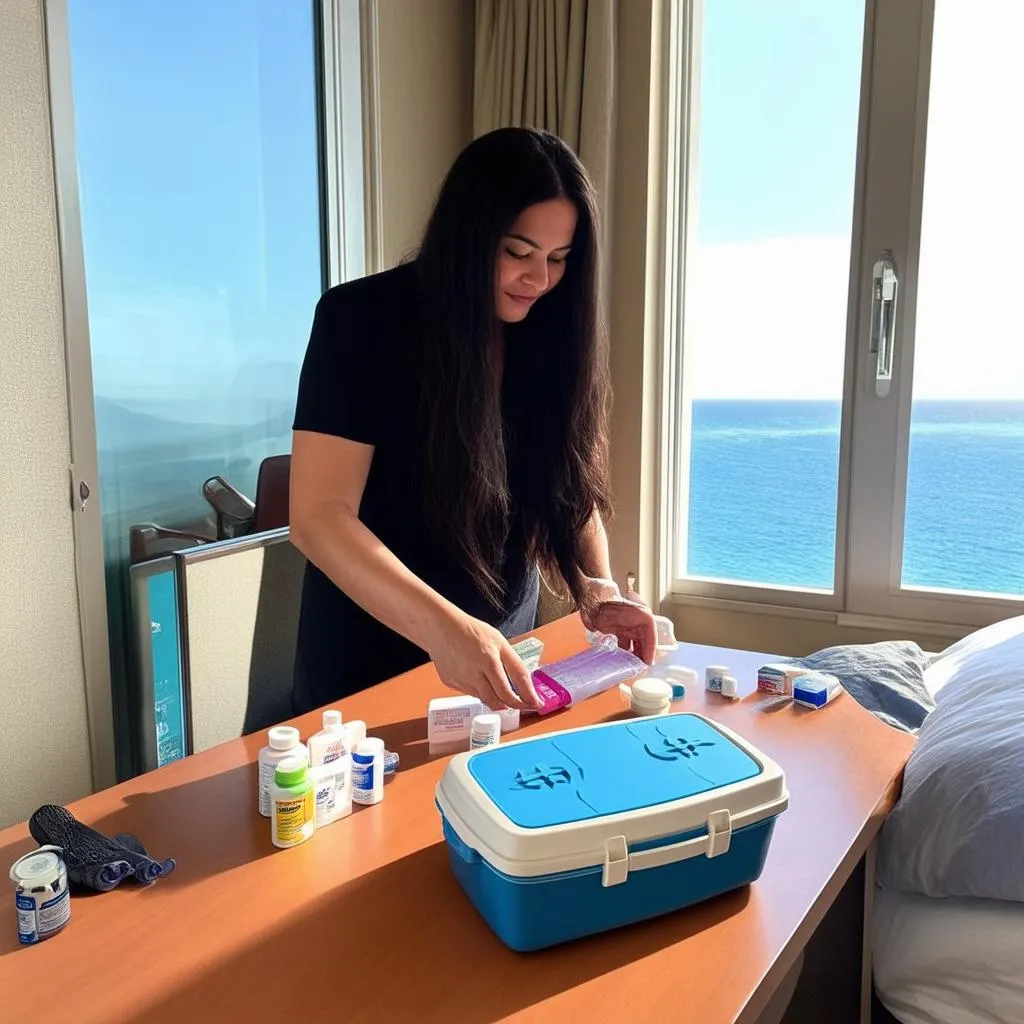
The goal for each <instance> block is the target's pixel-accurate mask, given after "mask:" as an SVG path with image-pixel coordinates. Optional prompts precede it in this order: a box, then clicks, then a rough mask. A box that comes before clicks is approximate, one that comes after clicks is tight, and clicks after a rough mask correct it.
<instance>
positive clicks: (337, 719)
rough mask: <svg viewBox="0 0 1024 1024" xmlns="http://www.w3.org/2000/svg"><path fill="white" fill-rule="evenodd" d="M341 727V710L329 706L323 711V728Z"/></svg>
mask: <svg viewBox="0 0 1024 1024" xmlns="http://www.w3.org/2000/svg"><path fill="white" fill-rule="evenodd" d="M340 727H341V712H340V711H337V710H335V709H334V708H331V709H330V710H329V711H325V712H324V728H325V729H338V728H340Z"/></svg>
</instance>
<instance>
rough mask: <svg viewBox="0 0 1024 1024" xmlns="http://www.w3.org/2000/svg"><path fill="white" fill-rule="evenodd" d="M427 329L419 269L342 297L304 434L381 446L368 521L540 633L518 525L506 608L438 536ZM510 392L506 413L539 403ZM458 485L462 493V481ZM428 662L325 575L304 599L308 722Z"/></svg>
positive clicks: (475, 596) (349, 287) (311, 578)
mask: <svg viewBox="0 0 1024 1024" xmlns="http://www.w3.org/2000/svg"><path fill="white" fill-rule="evenodd" d="M421 340H422V320H421V313H420V304H419V301H418V288H417V275H416V267H415V265H414V264H407V265H404V266H400V267H397V268H396V269H394V270H390V271H387V272H386V273H383V274H377V275H374V276H372V277H366V278H362V279H360V280H358V281H351V282H349V283H347V284H343V285H339V286H338V287H336V288H332V289H330V290H329V291H328V292H326V293H325V294H324V296H323V297H322V298H321V299H320V302H319V303H318V304H317V308H316V315H315V316H314V319H313V328H312V332H311V335H310V339H309V347H308V349H307V351H306V357H305V361H304V362H303V366H302V374H301V377H300V381H299V395H298V401H297V403H296V411H295V423H294V427H295V429H296V430H308V431H313V432H315V433H320V434H332V435H334V436H337V437H344V438H348V439H349V440H351V441H357V442H361V443H362V444H369V445H373V446H374V453H373V461H372V463H371V465H370V472H369V476H368V477H367V480H366V487H365V489H364V491H363V498H362V503H361V505H360V508H359V518H360V520H361V521H362V522H363V523H364V524H365V525H366V526H367V528H368V529H370V530H371V531H372V532H373V533H374V534H376V536H377V537H378V538H379V539H380V540H381V541H382V542H383V543H384V544H385V545H386V546H387V547H388V548H390V549H391V551H392V552H394V554H395V555H396V556H397V557H398V558H399V559H400V560H401V561H402V562H403V563H404V564H405V565H406V566H407V567H408V568H409V569H410V570H411V571H412V572H413V573H415V574H416V575H417V576H419V577H420V578H421V579H422V580H423V581H424V582H425V583H427V584H428V585H429V586H431V587H433V588H434V589H435V590H436V591H438V592H439V593H440V594H442V595H443V596H444V597H446V598H447V599H448V600H450V601H451V602H452V603H453V604H455V605H456V606H457V607H459V608H461V609H462V610H463V611H464V612H466V613H467V614H469V615H472V616H474V617H475V618H479V619H482V620H483V621H485V622H489V623H490V624H491V625H493V626H496V627H498V628H499V629H501V630H502V632H503V633H505V635H506V636H512V635H514V634H517V633H522V632H525V631H526V630H529V629H532V628H533V625H534V620H535V618H536V610H537V595H538V576H537V570H536V566H535V565H533V564H528V562H527V559H526V557H525V553H524V550H523V548H524V544H523V541H522V530H521V528H520V527H519V525H518V524H517V522H516V517H515V512H514V508H515V494H514V493H513V494H512V496H511V497H512V505H513V515H512V523H511V529H510V534H509V540H508V543H507V545H506V551H505V560H504V566H503V569H502V572H501V577H502V582H503V584H504V587H505V594H506V599H505V602H504V608H503V609H495V608H494V607H493V606H492V605H491V604H490V602H488V601H487V599H486V598H485V597H484V596H483V595H482V594H481V593H480V591H479V589H478V587H477V586H476V584H475V583H474V581H473V579H472V577H471V576H470V574H469V573H468V572H467V571H466V570H465V569H464V568H463V567H462V566H461V565H460V564H459V563H458V561H457V560H456V559H455V558H454V556H453V555H452V554H451V553H450V551H449V550H448V549H446V547H445V545H444V544H443V543H442V542H439V539H438V538H437V537H435V536H433V535H432V533H431V531H430V529H429V527H428V526H427V522H426V517H425V515H424V513H423V511H422V502H421V498H420V495H419V494H417V493H414V490H415V485H414V481H415V480H417V479H418V478H419V476H420V474H419V472H418V471H417V461H418V460H419V459H420V458H421V457H422V456H421V448H420V446H419V444H418V443H417V441H418V437H419V427H418V409H419V401H420V396H419V392H418V388H417V374H416V365H417V358H416V357H417V346H418V345H419V344H420V342H421ZM518 390H519V389H516V391H512V390H510V389H504V392H503V408H504V409H505V411H506V412H511V414H512V416H513V418H514V417H515V412H516V410H515V409H512V410H509V408H508V407H509V405H510V404H511V405H516V404H519V405H524V406H525V403H526V402H527V401H528V396H527V395H525V394H521V393H517V392H518ZM452 485H453V486H458V484H457V482H453V484H452ZM426 660H427V655H426V654H425V653H424V652H423V651H422V650H420V649H419V648H418V647H416V646H415V645H413V644H411V643H410V642H409V641H407V640H406V639H404V638H403V637H401V636H399V635H398V634H397V633H395V632H393V631H392V630H390V629H388V628H387V627H386V626H384V625H383V624H382V623H380V622H378V621H377V620H376V619H374V618H373V617H372V616H371V615H368V614H367V613H366V612H364V611H363V610H362V609H361V608H360V607H359V606H358V605H356V604H355V602H353V601H352V600H351V599H350V598H349V597H348V596H347V595H346V594H344V593H343V592H342V591H341V590H339V589H338V588H337V587H336V586H335V585H334V584H333V583H332V582H331V580H330V579H328V577H327V576H325V575H324V574H323V573H322V572H321V571H320V570H319V569H317V568H316V567H315V566H314V565H312V564H310V565H309V566H308V568H307V570H306V578H305V581H304V584H303V590H302V611H301V614H300V617H299V631H298V643H297V651H296V663H295V685H294V692H293V703H294V705H295V710H296V712H297V713H298V712H304V711H308V710H311V709H312V708H316V707H320V706H321V705H323V704H328V703H330V702H331V701H334V700H337V699H339V698H340V697H344V696H347V695H348V694H351V693H355V692H357V691H359V690H362V689H365V688H366V687H368V686H372V685H374V684H375V683H379V682H381V681H382V680H384V679H389V678H391V677H392V676H395V675H399V674H400V673H402V672H405V671H408V670H409V669H411V668H415V667H416V666H417V665H421V664H423V663H424V662H425V661H426Z"/></svg>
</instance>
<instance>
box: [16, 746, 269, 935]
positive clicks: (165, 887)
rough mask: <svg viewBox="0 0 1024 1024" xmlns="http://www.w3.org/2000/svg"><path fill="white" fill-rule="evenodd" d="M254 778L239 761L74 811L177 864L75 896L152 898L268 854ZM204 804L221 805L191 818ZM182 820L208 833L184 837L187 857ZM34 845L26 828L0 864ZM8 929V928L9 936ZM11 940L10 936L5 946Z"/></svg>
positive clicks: (94, 825)
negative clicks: (142, 880)
mask: <svg viewBox="0 0 1024 1024" xmlns="http://www.w3.org/2000/svg"><path fill="white" fill-rule="evenodd" d="M256 778H257V775H256V766H255V765H254V764H245V765H239V766H237V767H234V768H226V769H224V770H222V771H219V772H217V773H215V774H213V775H209V776H205V777H202V778H198V779H189V780H187V781H183V782H180V783H178V784H176V785H171V786H168V787H167V788H166V789H153V790H149V791H145V792H141V793H129V794H127V795H125V796H124V797H123V798H122V799H121V800H119V801H118V806H117V808H116V810H113V811H110V812H109V813H107V814H102V813H101V814H99V815H98V816H96V817H84V816H81V812H79V814H78V815H77V816H78V817H79V820H80V821H82V823H83V824H84V825H88V826H90V827H91V828H94V829H97V830H98V831H100V832H103V833H104V834H105V835H107V836H110V837H113V836H115V835H117V834H119V833H122V832H130V833H131V834H132V835H134V836H137V837H138V838H139V840H141V842H142V844H143V845H144V846H145V847H146V849H147V850H148V851H149V853H150V855H151V856H152V857H154V858H156V859H157V860H164V859H165V858H167V857H174V858H176V860H177V866H176V867H175V869H174V871H173V872H172V874H170V875H168V876H167V877H166V878H162V879H160V880H158V881H157V882H155V883H154V884H153V885H151V886H141V885H139V884H138V883H136V882H134V881H131V880H128V881H125V882H122V883H121V885H120V886H118V888H117V889H116V890H114V892H113V893H109V894H108V893H100V894H91V893H90V892H89V890H78V889H75V890H74V897H75V899H76V900H77V899H81V898H82V897H84V896H92V895H95V896H96V897H97V898H99V897H100V896H102V897H106V900H109V901H110V902H114V901H116V899H117V894H118V893H119V892H121V891H122V890H123V891H132V890H135V891H137V892H138V893H139V894H140V895H142V896H143V897H144V898H146V899H150V898H152V899H157V898H160V897H161V895H163V894H166V893H168V892H170V891H171V890H172V889H178V888H181V887H184V886H186V885H191V884H192V883H194V882H198V881H201V880H202V879H204V878H208V877H211V876H213V875H218V874H221V873H223V872H226V871H230V870H232V868H236V867H240V866H241V865H243V864H249V863H252V862H253V861H255V860H258V859H260V858H261V857H266V856H269V855H270V854H272V853H273V852H274V847H273V846H271V845H270V843H269V842H268V841H267V837H268V834H269V827H270V826H269V825H268V823H267V819H266V818H262V817H260V816H259V815H258V814H256V813H255V801H256ZM111 792H112V793H113V792H116V791H111ZM209 807H216V808H222V809H223V812H222V814H221V815H220V817H219V818H218V820H217V821H216V822H212V821H199V820H197V817H196V816H197V813H198V811H197V809H198V808H209ZM183 822H184V823H188V824H189V826H190V827H194V828H195V829H196V830H201V831H202V832H203V834H205V835H208V836H209V841H208V842H203V843H195V842H189V843H188V856H187V857H183V855H182V833H181V829H182V823H183ZM35 847H36V844H35V842H34V841H33V840H32V839H31V837H30V836H29V834H28V829H26V830H25V835H24V838H23V839H21V840H18V841H16V842H13V843H9V844H7V845H6V846H3V847H0V863H3V864H13V863H14V861H15V860H16V859H17V858H18V857H20V856H21V855H22V854H23V853H27V852H28V851H29V850H33V849H35ZM13 934H14V933H13V930H12V931H11V932H10V935H13ZM10 935H7V936H4V937H3V938H0V953H2V952H5V951H7V949H6V942H5V939H6V938H9V937H10ZM16 945H17V943H16V936H15V941H14V942H13V943H11V948H15V947H16Z"/></svg>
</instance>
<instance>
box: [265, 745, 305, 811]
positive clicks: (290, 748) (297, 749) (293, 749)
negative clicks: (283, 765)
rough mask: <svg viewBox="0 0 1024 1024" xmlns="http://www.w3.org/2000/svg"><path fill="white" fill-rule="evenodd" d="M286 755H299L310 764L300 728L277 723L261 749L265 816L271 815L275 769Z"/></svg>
mask: <svg viewBox="0 0 1024 1024" xmlns="http://www.w3.org/2000/svg"><path fill="white" fill-rule="evenodd" d="M286 757H299V758H302V759H303V760H305V762H306V764H307V765H308V764H309V750H308V749H307V748H306V744H305V743H303V742H302V741H301V739H300V738H299V730H298V729H295V728H293V727H292V726H290V725H275V726H274V728H273V729H271V730H270V732H269V733H268V734H267V746H265V747H264V748H263V749H262V750H261V751H260V761H259V766H260V778H259V806H260V814H262V815H263V817H264V818H269V817H270V806H271V805H270V787H271V786H272V785H273V784H274V769H275V768H276V767H277V766H278V764H279V763H280V762H281V761H283V760H284V759H285V758H286Z"/></svg>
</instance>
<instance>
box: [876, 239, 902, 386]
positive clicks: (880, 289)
mask: <svg viewBox="0 0 1024 1024" xmlns="http://www.w3.org/2000/svg"><path fill="white" fill-rule="evenodd" d="M899 286H900V283H899V278H898V277H897V275H896V261H895V260H894V259H893V255H892V253H891V252H890V251H889V250H888V249H886V250H884V251H883V252H882V253H881V254H880V255H879V257H878V259H877V260H875V266H874V269H873V271H872V274H871V349H870V351H871V354H872V355H873V356H875V394H876V395H878V397H879V398H884V397H885V396H886V395H887V394H889V388H890V387H891V386H892V357H893V349H894V348H895V346H896V298H897V295H898V293H899Z"/></svg>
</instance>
